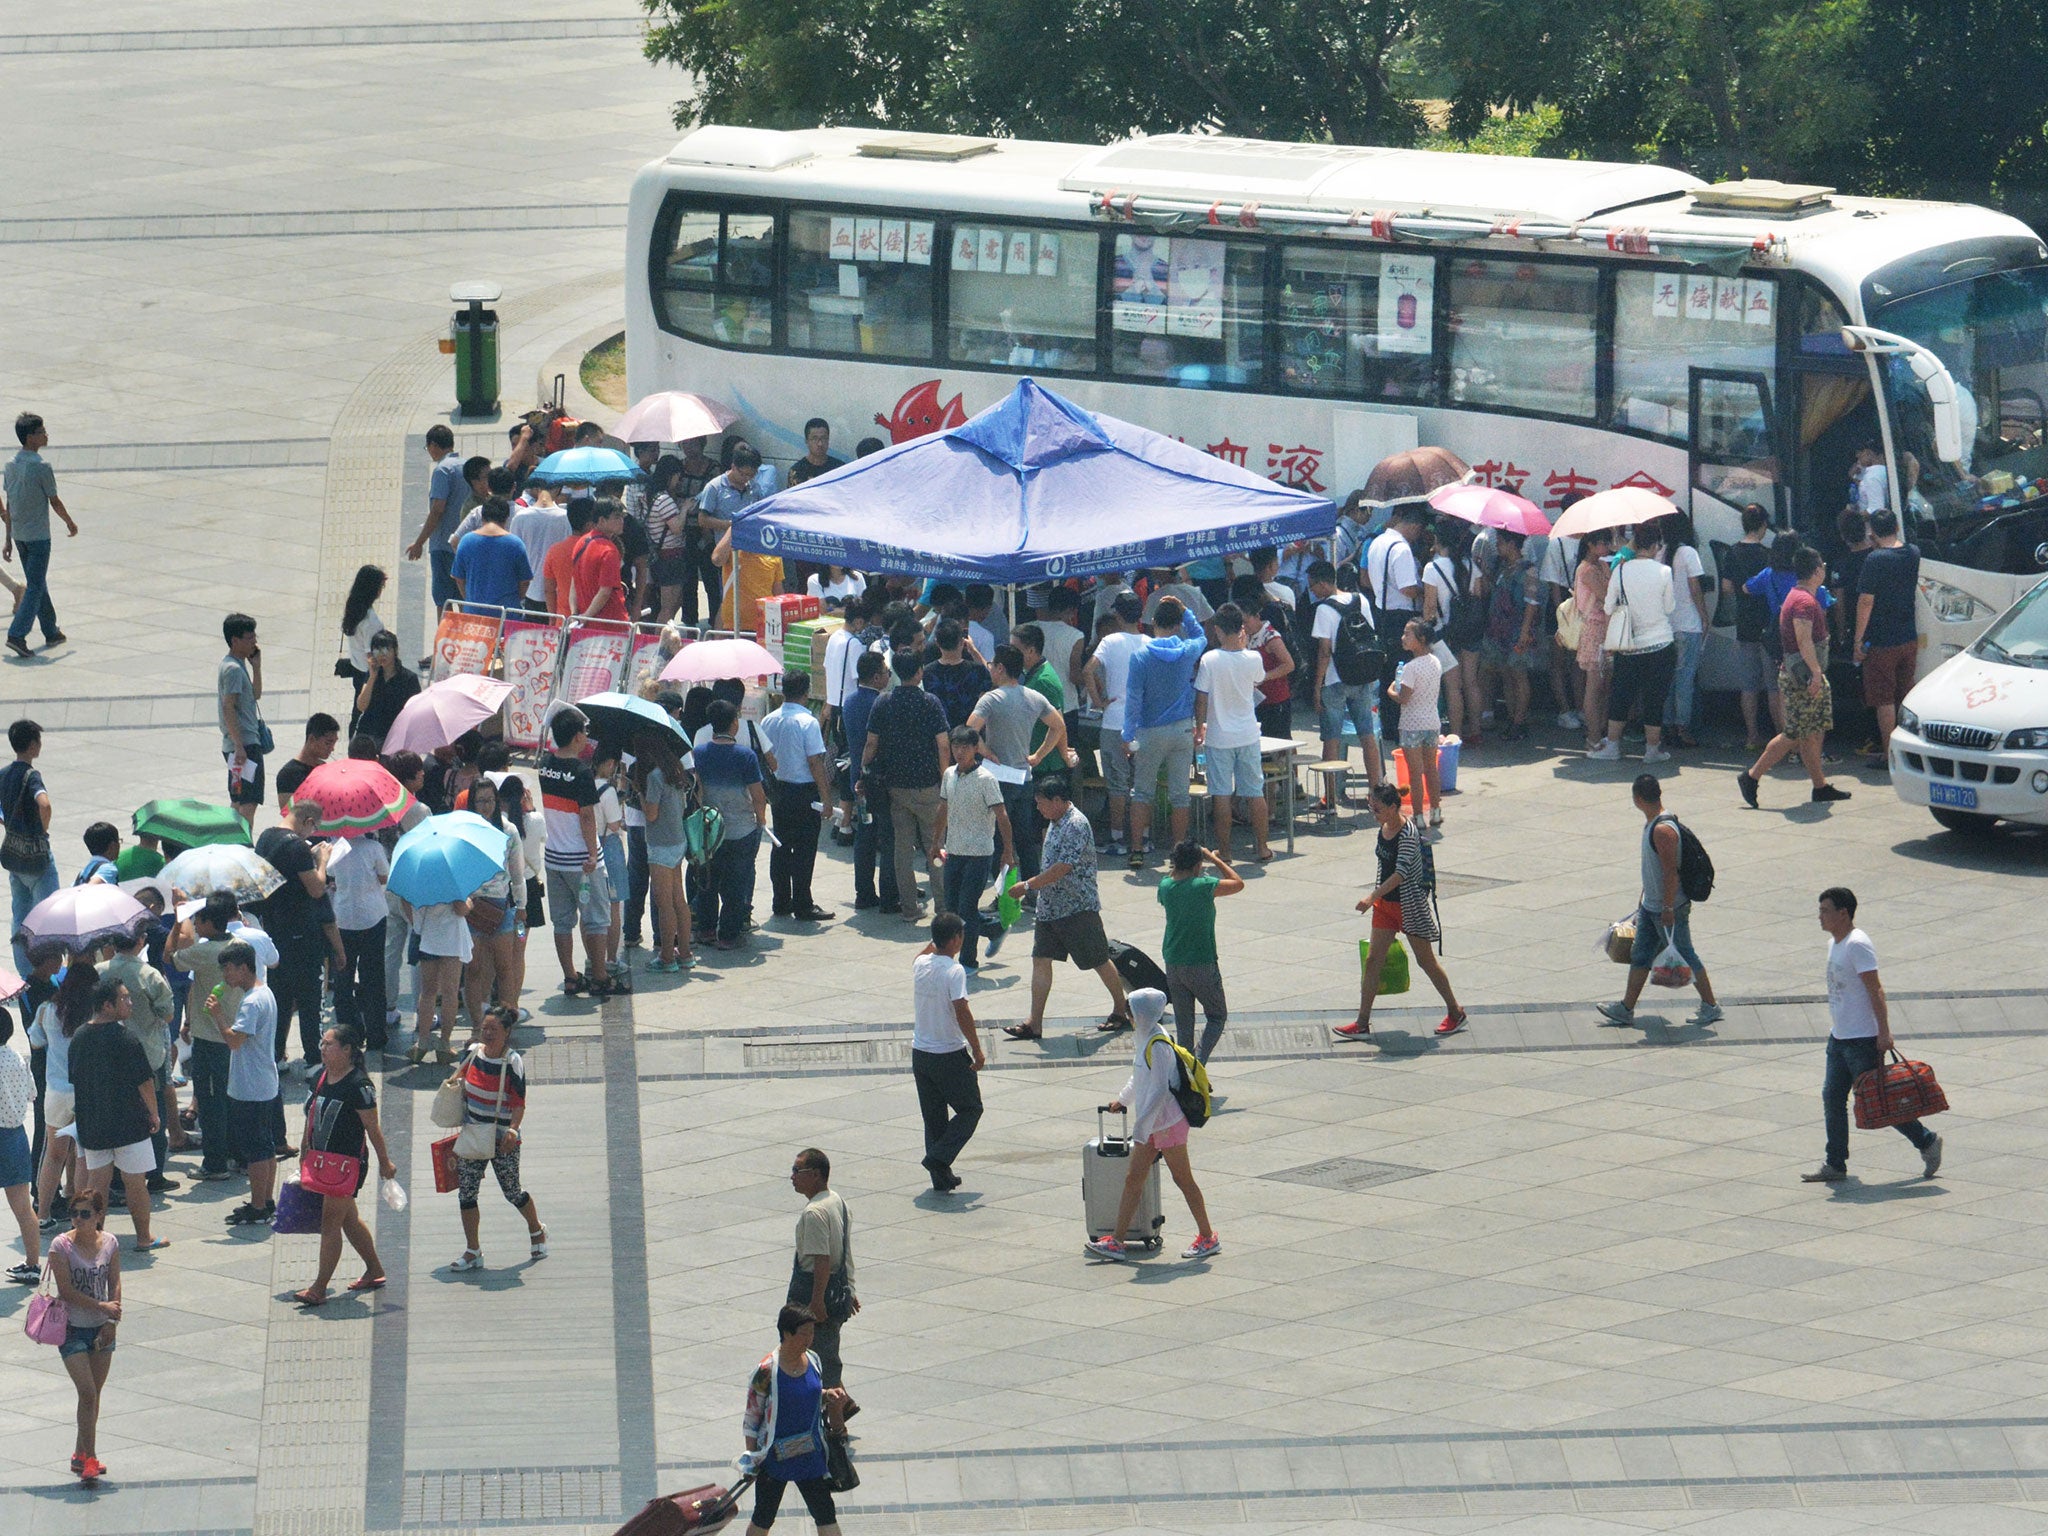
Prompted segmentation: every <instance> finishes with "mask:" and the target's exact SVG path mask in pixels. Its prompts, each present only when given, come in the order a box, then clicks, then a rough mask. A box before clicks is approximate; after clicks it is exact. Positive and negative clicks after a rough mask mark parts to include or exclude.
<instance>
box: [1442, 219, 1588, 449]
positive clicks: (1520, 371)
mask: <svg viewBox="0 0 2048 1536" xmlns="http://www.w3.org/2000/svg"><path fill="white" fill-rule="evenodd" d="M1450 275H1451V401H1452V403H1453V404H1456V405H1504V406H1509V407H1512V408H1514V409H1518V410H1524V411H1542V412H1544V413H1545V414H1546V415H1551V416H1576V417H1582V418H1589V417H1591V416H1592V414H1593V403H1594V361H1595V359H1596V357H1597V356H1598V354H1599V350H1600V335H1599V332H1600V326H1599V306H1598V303H1597V299H1598V295H1599V289H1600V275H1599V273H1598V272H1597V271H1596V270H1594V268H1592V267H1590V266H1585V265H1578V264H1574V265H1570V266H1565V265H1559V264H1555V263H1539V262H1517V261H1469V260H1466V259H1464V258H1462V257H1461V258H1458V259H1456V260H1454V261H1452V262H1451V263H1450Z"/></svg>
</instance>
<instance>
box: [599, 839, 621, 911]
mask: <svg viewBox="0 0 2048 1536" xmlns="http://www.w3.org/2000/svg"><path fill="white" fill-rule="evenodd" d="M597 847H598V852H599V853H600V854H601V855H602V856H603V858H604V878H605V883H606V884H607V885H609V886H610V887H611V888H612V890H613V891H615V892H617V893H618V895H617V897H616V899H617V900H621V901H623V900H624V899H625V893H626V886H627V884H628V882H627V879H626V844H625V840H624V839H622V838H621V837H620V836H619V835H618V833H616V832H614V833H612V834H611V835H610V836H609V837H607V838H605V840H604V841H603V842H601V843H599V844H598V845H597ZM605 926H606V927H610V926H611V923H610V920H609V919H607V920H606V923H605Z"/></svg>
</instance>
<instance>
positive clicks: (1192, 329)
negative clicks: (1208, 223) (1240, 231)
mask: <svg viewBox="0 0 2048 1536" xmlns="http://www.w3.org/2000/svg"><path fill="white" fill-rule="evenodd" d="M1223 259H1224V250H1223V242H1222V241H1221V240H1176V241H1174V242H1173V253H1172V256H1171V258H1170V260H1169V262H1168V269H1169V271H1170V273H1171V276H1170V277H1169V279H1168V281H1167V287H1166V330H1167V334H1168V335H1171V336H1194V337H1199V338H1201V339H1202V340H1205V341H1216V340H1219V339H1221V337H1222V335H1223Z"/></svg>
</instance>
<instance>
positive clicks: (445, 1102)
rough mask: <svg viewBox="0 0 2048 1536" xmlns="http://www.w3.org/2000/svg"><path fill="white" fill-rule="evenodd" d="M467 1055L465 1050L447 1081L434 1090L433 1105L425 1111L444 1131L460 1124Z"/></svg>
mask: <svg viewBox="0 0 2048 1536" xmlns="http://www.w3.org/2000/svg"><path fill="white" fill-rule="evenodd" d="M468 1056H469V1053H468V1052H466V1051H465V1052H464V1053H463V1059H462V1060H461V1061H459V1062H457V1063H456V1066H455V1070H454V1071H453V1072H452V1073H450V1074H449V1076H448V1079H447V1081H445V1082H444V1083H442V1084H441V1086H440V1087H438V1088H436V1089H435V1090H434V1106H433V1108H432V1109H430V1110H429V1111H428V1112H427V1117H428V1118H429V1119H431V1120H432V1121H433V1122H434V1124H436V1125H438V1126H440V1127H441V1128H442V1129H443V1130H445V1131H452V1130H454V1129H455V1128H456V1127H457V1126H459V1125H461V1124H462V1120H463V1115H462V1098H463V1090H462V1074H463V1073H464V1072H465V1071H466V1070H468Z"/></svg>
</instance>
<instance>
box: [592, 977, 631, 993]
mask: <svg viewBox="0 0 2048 1536" xmlns="http://www.w3.org/2000/svg"><path fill="white" fill-rule="evenodd" d="M590 995H591V996H592V997H631V996H632V995H633V984H632V983H631V982H630V981H628V980H626V973H625V972H624V971H614V972H612V973H611V975H609V976H607V977H605V979H604V980H603V981H593V982H592V983H591V984H590Z"/></svg>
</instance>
